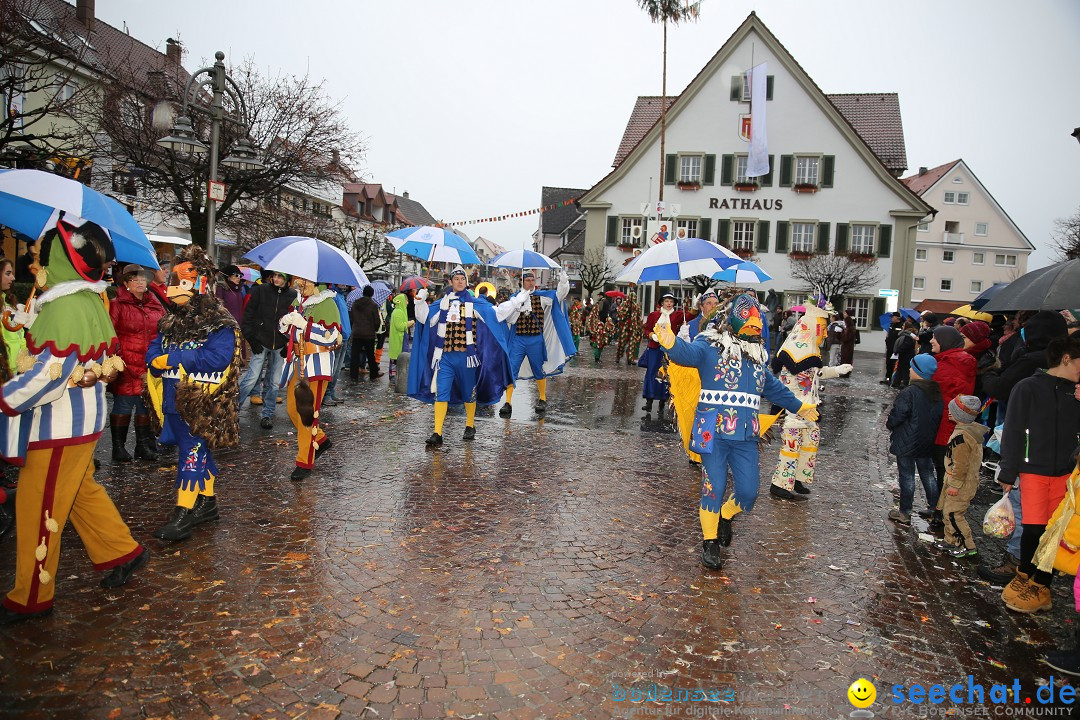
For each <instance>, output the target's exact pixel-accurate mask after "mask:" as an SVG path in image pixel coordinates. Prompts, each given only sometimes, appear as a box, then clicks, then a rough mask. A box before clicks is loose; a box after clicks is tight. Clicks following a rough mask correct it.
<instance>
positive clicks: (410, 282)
mask: <svg viewBox="0 0 1080 720" xmlns="http://www.w3.org/2000/svg"><path fill="white" fill-rule="evenodd" d="M430 284H431V281H430V280H428V279H427V278H426V277H420V276H419V275H410V276H409V277H407V278H405V279H404V280H402V281H401V287H400V288H398V289H399V290H401V292H405V291H406V290H419V289H420V288H426V287H427V286H428V285H430Z"/></svg>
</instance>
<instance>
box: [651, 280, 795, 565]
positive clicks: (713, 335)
mask: <svg viewBox="0 0 1080 720" xmlns="http://www.w3.org/2000/svg"><path fill="white" fill-rule="evenodd" d="M761 330H762V312H761V307H760V306H759V305H758V302H757V300H756V299H755V298H753V297H751V296H750V295H736V296H735V297H734V298H733V299H732V300H731V302H730V304H729V305H728V307H727V308H726V309H724V310H722V311H720V312H718V313H717V314H716V315H715V316H714V318H713V320H712V321H711V322H710V323H709V325H708V328H707V329H706V330H705V331H704V332H702V333H699V334H698V336H697V337H696V338H695V339H694V342H692V343H689V342H686V341H685V340H682V339H680V338H676V337H675V335H674V333H673V332H672V331H671V329H670V328H669V327H667V326H664V325H659V326H657V332H656V334H657V340H658V342H659V343H660V346H661V347H663V348H664V350H665V352H666V353H667V355H668V357H669V358H670V359H671V361H672V362H675V363H678V364H679V365H685V366H687V367H693V368H696V369H697V373H698V377H699V378H700V381H701V384H700V386H699V387H700V389H699V390H698V392H697V398H698V402H697V408H696V412H695V414H694V425H693V431H692V435H691V440H690V449H691V450H693V451H694V452H696V453H698V454H700V455H701V463H702V487H701V505H700V508H699V511H698V516H699V519H700V522H701V533H702V536H703V539H704V543H703V546H702V563H703V564H704V565H705V566H706V567H708V568H711V569H719V568H720V567H722V560H721V557H720V546H721V545H723V546H727V545H730V544H731V520H732V518H734V517H735V515H737V514H738V513H740V512H742V511H743V510H749V509H751V508H752V507H753V506H754V501H755V500H756V499H757V495H758V479H759V478H758V445H757V441H758V435H759V432H760V424H759V421H758V407H759V405H760V403H761V397H762V395H764V396H765V397H767V398H768V399H770V400H771V401H772V402H774V403H777V404H779V405H782V406H783V407H784V408H786V409H787V410H789V411H791V412H800V411H804V412H806V413H807V414H808V415H812V416H814V417H816V411H814V410H813V409H812V408H810V409H807V408H804V405H803V403H801V402H800V401H799V399H798V398H796V397H795V396H794V395H793V394H792V393H791V391H790V390H788V389H787V388H786V387H784V385H783V384H782V383H781V382H780V381H779V380H777V379H776V377H775V376H773V374H772V373H770V372H769V369H768V367H766V361H767V358H768V355H767V352H766V350H765V346H764V344H763V343H762V338H761ZM677 391H678V392H682V393H685V392H693V388H688V387H685V386H683V387H680V388H678V389H677ZM729 468H730V469H731V474H732V476H733V478H734V485H735V491H734V494H733V495H732V496H731V497H730V498H728V500H727V502H723V503H722V500H723V497H724V491H725V489H726V486H727V472H728V469H729Z"/></svg>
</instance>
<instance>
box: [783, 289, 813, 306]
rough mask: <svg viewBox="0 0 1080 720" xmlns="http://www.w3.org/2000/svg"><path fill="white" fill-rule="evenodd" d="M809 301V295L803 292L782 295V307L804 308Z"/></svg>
mask: <svg viewBox="0 0 1080 720" xmlns="http://www.w3.org/2000/svg"><path fill="white" fill-rule="evenodd" d="M809 301H810V294H809V293H805V292H785V293H784V306H785V307H795V306H796V305H802V306H803V307H805V306H806V303H807V302H809Z"/></svg>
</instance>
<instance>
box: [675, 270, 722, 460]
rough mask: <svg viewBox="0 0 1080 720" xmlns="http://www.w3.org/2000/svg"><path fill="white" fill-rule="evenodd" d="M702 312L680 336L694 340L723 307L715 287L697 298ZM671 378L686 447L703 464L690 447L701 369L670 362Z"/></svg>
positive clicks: (688, 323) (689, 453) (676, 410)
mask: <svg viewBox="0 0 1080 720" xmlns="http://www.w3.org/2000/svg"><path fill="white" fill-rule="evenodd" d="M696 305H697V308H698V314H697V316H695V317H694V318H693V319H692V320H690V322H686V323H683V326H682V327H681V328H679V334H678V336H679V337H680V338H682V339H683V340H685V341H687V342H692V341H693V339H694V338H696V337H697V336H698V334H699V333H700V332H701V330H702V329H703V328H704V327H705V326H706V325H708V322H709V320H711V319H712V317H713V316H714V315H715V314H716V311H717V310H718V309H719V307H720V298H719V296H718V295H717V294H716V291H715V290H706V291H705V292H703V293H702V294H701V297H699V298H698V299H697V303H696ZM667 372H668V382H669V383H670V384H671V399H672V401H673V402H674V404H675V419H676V420H677V421H678V426H679V434H680V435H681V437H682V444H683V450H684V451H686V454H687V456H689V458H690V464H691V465H700V464H701V455H699V454H698V453H696V452H694V451H693V450H691V449H690V436H691V435H692V433H693V429H694V408H696V407H697V401H698V398H697V393H698V391H699V390H701V381H700V380H699V379H698V373H697V369H695V368H692V367H684V366H682V365H679V364H678V363H674V362H671V363H668V367H667ZM684 385H685V386H689V387H692V388H693V390H692V391H691V392H679V388H680V387H682V386H684Z"/></svg>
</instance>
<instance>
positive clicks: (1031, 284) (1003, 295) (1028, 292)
mask: <svg viewBox="0 0 1080 720" xmlns="http://www.w3.org/2000/svg"><path fill="white" fill-rule="evenodd" d="M1078 305H1080V259H1078V260H1070V261H1069V262H1066V263H1061V264H1059V265H1052V266H1050V267H1046V268H1039V269H1038V270H1032V271H1031V272H1029V273H1028V274H1026V275H1022V276H1020V277H1019V278H1017V279H1016V280H1013V281H1012V282H1011V283H1009V284H1008V286H1006V287H1005V288H1003V289H1001V290H999V291H998V292H997V294H996V295H994V297H993V298H991V300H990V301H989V302H988V303H986V304H985V305H983V306H982V308H981V310H982V311H983V312H988V313H995V312H1010V311H1014V310H1061V309H1063V308H1071V307H1077V306H1078Z"/></svg>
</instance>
